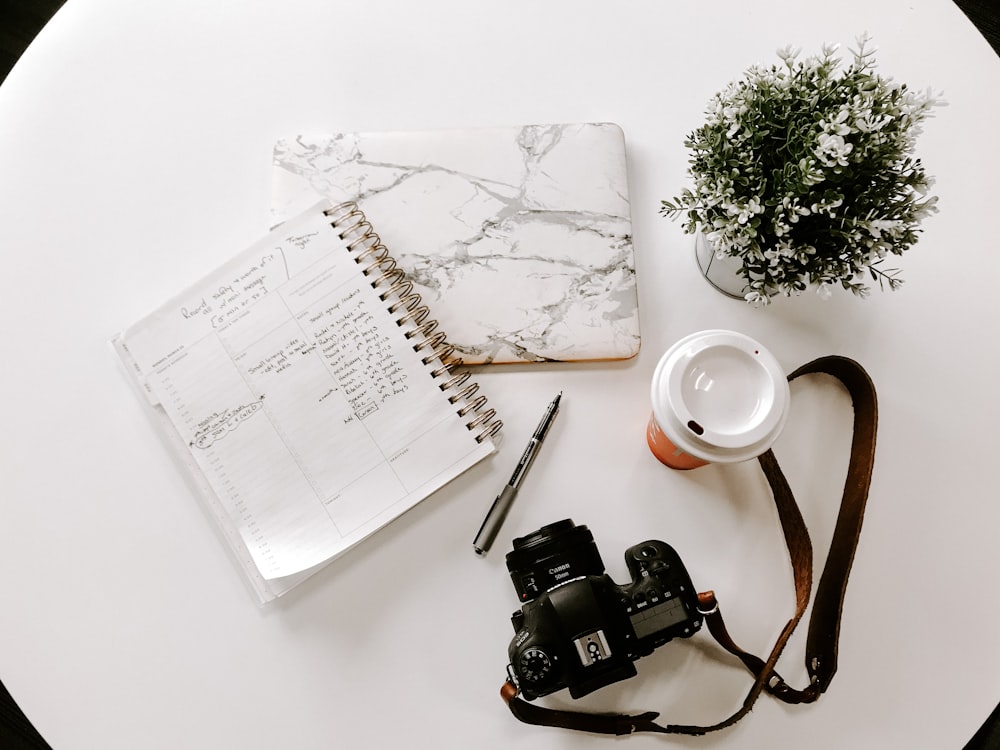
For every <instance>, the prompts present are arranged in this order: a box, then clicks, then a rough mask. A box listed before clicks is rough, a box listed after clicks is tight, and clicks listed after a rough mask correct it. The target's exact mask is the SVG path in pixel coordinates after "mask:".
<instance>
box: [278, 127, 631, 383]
mask: <svg viewBox="0 0 1000 750" xmlns="http://www.w3.org/2000/svg"><path fill="white" fill-rule="evenodd" d="M317 197H326V198H329V199H331V200H333V201H334V202H340V201H344V200H356V201H358V203H359V204H360V205H361V207H362V208H363V209H364V211H365V213H366V214H367V215H368V216H369V217H370V219H371V221H372V224H374V225H375V226H377V227H378V228H379V229H378V231H379V234H380V236H381V238H382V241H383V242H384V244H385V245H386V246H387V247H388V248H389V250H390V252H391V253H392V255H393V256H394V257H395V258H396V259H397V262H398V263H399V264H400V266H402V268H403V269H404V270H405V271H406V273H407V275H408V276H409V278H410V279H412V280H413V281H414V283H415V284H416V287H417V291H419V292H420V294H421V295H423V297H424V299H425V301H426V302H427V304H428V305H429V306H430V307H431V309H432V310H434V313H435V317H436V318H438V319H439V320H440V322H441V327H442V328H443V329H444V330H446V331H448V335H449V342H450V343H451V344H453V345H455V346H456V347H457V349H458V350H459V351H460V352H461V355H462V357H463V359H464V360H465V361H466V363H469V364H484V363H509V362H543V361H580V360H610V359H627V358H629V357H632V356H635V354H637V353H638V351H639V343H640V334H639V311H638V301H637V297H636V284H635V261H634V253H633V247H632V222H631V215H630V211H629V197H628V179H627V169H626V159H625V139H624V135H623V134H622V131H621V129H620V128H619V127H618V126H617V125H613V124H608V123H583V124H563V125H530V126H525V127H515V128H481V129H467V130H429V131H411V132H382V133H375V132H373V133H337V134H325V135H297V136H294V137H289V138H286V139H282V140H280V141H278V142H277V143H276V144H275V146H274V182H273V195H272V204H271V218H272V223H274V224H277V223H280V222H282V221H284V220H286V219H287V218H289V217H291V216H294V215H296V214H297V213H299V212H300V211H301V210H302V209H303V208H304V207H306V206H308V205H310V204H312V203H314V202H315V201H316V200H317Z"/></svg>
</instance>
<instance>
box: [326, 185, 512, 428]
mask: <svg viewBox="0 0 1000 750" xmlns="http://www.w3.org/2000/svg"><path fill="white" fill-rule="evenodd" d="M325 213H326V216H327V217H328V218H329V219H330V224H331V226H333V228H334V229H335V230H337V234H338V236H339V237H340V238H341V239H342V240H344V241H346V242H347V251H348V252H349V253H351V255H352V257H353V258H354V262H355V263H358V264H360V265H362V266H363V267H362V273H363V274H364V275H365V276H366V277H368V278H369V280H370V283H371V286H372V288H373V289H375V290H376V291H377V292H378V293H379V299H381V300H382V301H383V302H387V303H388V302H389V301H390V300H393V301H392V302H391V304H389V305H388V306H387V309H388V310H389V313H390V314H392V315H397V314H398V317H396V324H397V325H399V326H404V325H410V326H412V327H411V328H410V329H409V330H407V331H406V332H405V334H404V335H405V336H406V338H407V339H416V341H415V343H414V344H413V350H414V351H415V352H417V354H423V353H424V352H425V351H426V354H424V356H423V357H421V362H423V364H425V365H427V366H430V365H431V364H432V363H434V362H435V361H440V363H441V364H440V365H439V366H438V367H436V368H435V369H434V370H432V371H431V373H430V375H431V377H432V378H434V379H435V380H438V381H441V382H439V383H438V388H440V389H441V390H442V391H445V392H448V391H453V392H452V393H450V394H449V395H448V401H449V403H451V404H456V405H458V409H457V412H458V415H459V416H460V417H462V418H465V417H471V420H470V421H468V422H466V423H465V426H466V427H467V428H468V429H469V430H471V431H473V432H476V431H477V430H478V432H477V434H476V442H479V443H481V442H483V441H484V440H489V439H490V438H492V437H493V436H494V435H496V434H497V433H498V432H500V430H501V428H502V427H503V422H502V421H501V420H500V419H497V413H496V410H495V409H486V408H485V407H486V397H485V396H482V395H480V396H477V397H476V398H473V396H474V395H475V394H476V392H477V391H478V390H479V384H478V383H468V381H469V378H471V377H472V375H471V374H470V373H469V372H467V371H466V372H460V373H457V374H452V370H454V369H456V368H458V367H460V366H461V365H462V359H461V358H460V357H456V356H455V351H456V349H455V347H454V346H453V345H451V344H449V343H448V341H447V339H448V337H447V336H446V335H445V334H444V332H443V331H437V332H435V329H436V328H437V325H438V322H437V321H436V320H431V319H428V316H429V315H430V310H429V309H428V307H427V306H426V305H424V304H422V299H421V297H420V295H419V294H417V293H416V292H414V291H413V282H412V281H410V280H409V279H407V278H406V273H405V272H404V271H403V269H401V268H399V267H398V266H397V265H396V260H395V259H394V258H393V257H392V256H391V255H390V254H389V249H388V248H387V247H386V246H385V245H383V244H382V241H381V240H380V239H379V236H378V235H377V234H376V233H375V230H374V228H373V227H372V225H371V224H370V223H369V221H368V219H366V218H365V214H364V211H362V210H361V209H360V208H358V205H357V203H354V202H353V201H348V202H346V203H341V204H339V205H337V206H334V207H333V208H330V209H328V210H327V211H326V212H325ZM467 383H468V384H467Z"/></svg>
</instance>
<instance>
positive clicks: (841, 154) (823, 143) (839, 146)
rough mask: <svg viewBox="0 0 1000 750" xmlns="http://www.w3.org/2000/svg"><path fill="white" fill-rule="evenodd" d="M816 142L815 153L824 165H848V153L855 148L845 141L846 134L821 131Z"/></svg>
mask: <svg viewBox="0 0 1000 750" xmlns="http://www.w3.org/2000/svg"><path fill="white" fill-rule="evenodd" d="M816 142H817V145H816V150H815V151H814V152H813V153H814V154H815V155H816V158H817V159H819V160H820V162H822V163H823V165H824V166H827V167H836V166H840V167H846V166H847V164H848V162H847V155H848V154H850V153H851V151H853V150H854V146H853V145H851V144H850V143H848V142H847V141H845V140H844V136H842V135H834V134H830V133H821V134H820V136H819V138H817V139H816Z"/></svg>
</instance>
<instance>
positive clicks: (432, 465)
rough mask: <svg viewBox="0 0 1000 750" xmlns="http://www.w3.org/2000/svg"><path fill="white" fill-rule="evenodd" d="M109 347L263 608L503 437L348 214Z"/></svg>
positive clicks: (269, 248)
mask: <svg viewBox="0 0 1000 750" xmlns="http://www.w3.org/2000/svg"><path fill="white" fill-rule="evenodd" d="M112 343H113V344H114V346H115V349H116V350H117V352H118V354H119V356H120V357H121V358H122V360H123V362H124V363H125V364H126V369H127V371H128V372H129V373H130V374H131V377H132V381H133V383H134V384H135V385H136V387H137V389H138V390H139V392H140V393H141V394H142V396H143V399H144V401H145V403H147V404H148V406H149V407H150V413H151V414H152V415H153V417H154V418H155V419H156V421H157V423H158V425H159V426H160V427H161V428H162V430H161V431H162V434H163V435H164V437H165V438H166V439H167V441H168V444H169V445H170V446H171V447H172V448H173V453H174V454H175V456H176V457H177V458H178V459H179V460H180V461H181V463H182V465H183V466H184V467H185V468H186V469H187V474H188V476H189V478H190V479H191V480H192V482H193V483H194V485H195V486H196V488H197V490H198V492H199V494H200V495H201V497H202V498H203V499H204V501H205V503H206V505H207V508H208V511H209V513H210V515H211V517H212V518H213V519H214V520H215V521H217V524H218V527H219V529H220V531H221V532H222V534H223V536H224V537H225V540H226V542H227V543H228V546H229V547H230V549H231V551H232V552H233V554H234V555H235V557H236V559H237V561H238V563H239V565H240V567H241V568H242V569H243V571H244V572H245V574H246V578H247V580H248V581H249V583H250V585H251V588H252V590H253V592H254V593H255V595H256V596H257V598H258V600H259V601H260V602H262V603H263V602H267V601H270V600H272V599H274V598H275V597H277V596H280V595H281V594H283V593H285V592H286V591H288V590H289V589H291V588H292V587H293V586H295V585H296V584H298V583H299V582H301V581H302V580H304V579H305V578H306V577H308V576H309V575H311V574H312V573H314V572H315V571H317V570H318V569H319V568H321V567H322V566H324V565H325V564H327V563H329V562H330V561H331V560H333V559H334V558H336V557H337V556H338V555H340V554H341V553H343V552H344V551H345V550H347V549H349V548H351V547H353V546H354V545H355V544H357V543H358V542H360V541H362V540H363V539H365V538H367V537H368V536H370V535H371V534H373V533H374V532H375V531H377V530H378V529H379V528H381V527H382V526H384V525H385V524H387V523H389V522H390V521H392V520H393V519H395V518H397V517H398V516H399V515H401V514H402V513H403V512H405V511H406V510H408V509H409V508H411V507H413V506H414V505H415V504H416V503H418V502H420V501H421V500H422V499H424V498H426V497H427V496H428V495H430V494H431V493H432V492H434V491H435V490H437V489H438V488H440V487H442V486H443V485H444V484H446V483H447V482H448V481H450V480H451V479H453V478H454V477H456V476H458V475H459V474H461V473H462V472H463V471H465V470H466V469H468V468H470V467H471V466H473V465H474V464H475V463H477V462H478V461H480V460H481V459H483V458H485V457H486V456H487V455H489V454H490V453H491V452H492V451H493V450H494V445H493V438H494V436H496V435H497V433H498V432H499V430H500V428H501V426H502V423H501V422H500V420H499V419H498V418H497V416H496V412H495V410H494V409H491V408H489V406H488V404H487V400H486V398H485V396H483V395H481V394H480V393H479V391H478V386H477V385H476V384H475V383H472V382H470V377H469V373H468V372H459V371H457V370H456V368H457V367H458V366H459V365H460V364H461V362H460V360H459V359H457V358H456V357H455V356H454V348H453V347H451V346H449V345H448V343H447V337H446V336H445V334H444V333H443V332H442V331H439V330H437V323H436V321H435V320H433V319H431V317H430V312H429V310H428V309H427V306H426V305H424V304H422V300H421V297H420V296H419V295H418V294H416V293H415V292H414V291H413V284H412V282H411V281H410V280H409V279H407V278H406V276H405V274H404V273H403V272H402V271H401V270H400V269H399V268H398V267H396V263H395V261H394V259H393V258H392V256H391V255H390V253H389V250H388V249H387V248H386V247H385V245H383V244H382V242H381V240H380V238H379V236H378V235H377V234H376V233H375V232H374V230H373V229H372V227H371V224H370V223H369V222H368V221H367V220H366V219H365V217H364V215H363V214H362V213H361V211H360V210H358V208H357V206H356V205H355V204H351V203H348V204H339V205H333V204H332V203H330V202H328V201H324V202H322V203H320V204H317V205H314V206H312V207H311V208H309V209H308V210H306V211H305V212H303V213H302V214H300V215H298V216H296V217H294V218H292V219H290V220H289V221H287V222H285V223H283V224H282V225H280V226H279V227H277V228H276V229H274V230H273V231H272V232H271V233H269V234H268V235H267V236H266V237H264V238H262V239H261V240H260V241H259V242H257V243H255V244H254V245H253V246H252V247H250V248H248V249H247V250H245V251H244V252H242V253H240V254H239V255H238V256H236V257H235V258H234V259H233V260H231V261H230V262H229V263H227V264H226V265H224V266H223V267H221V268H219V269H218V270H216V271H214V272H212V273H211V274H209V275H208V276H207V277H205V278H204V279H202V280H201V281H200V282H198V283H197V284H195V285H194V286H193V287H191V288H189V289H188V290H187V291H185V292H184V293H182V294H180V295H178V296H177V297H175V298H174V299H172V300H171V301H169V302H167V303H166V304H164V305H163V306H161V307H160V308H159V309H157V310H156V311H155V312H154V313H152V314H151V315H149V316H147V317H145V318H143V319H142V320H140V321H139V322H137V323H136V324H135V325H133V326H130V327H129V328H128V329H126V330H125V331H124V332H122V333H121V334H120V335H118V336H117V337H116V338H115V339H114V340H113V342H112Z"/></svg>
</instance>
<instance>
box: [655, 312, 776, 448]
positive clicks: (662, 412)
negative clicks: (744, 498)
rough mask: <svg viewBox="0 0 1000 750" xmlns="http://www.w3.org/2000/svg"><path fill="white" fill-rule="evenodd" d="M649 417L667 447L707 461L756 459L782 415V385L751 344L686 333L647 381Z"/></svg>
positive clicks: (722, 335) (725, 334) (726, 335)
mask: <svg viewBox="0 0 1000 750" xmlns="http://www.w3.org/2000/svg"><path fill="white" fill-rule="evenodd" d="M651 396H652V403H653V416H654V417H655V419H656V422H657V424H658V425H659V426H660V428H661V429H662V430H663V431H664V433H666V435H667V437H668V438H669V439H670V441H671V442H672V443H673V444H674V445H675V446H677V447H678V448H680V449H681V450H683V451H685V452H686V453H690V454H691V455H693V456H696V457H698V458H701V459H704V460H706V461H712V462H719V463H734V462H737V461H745V460H747V459H750V458H754V457H755V456H759V455H760V454H761V453H763V452H764V451H766V450H767V449H768V448H770V447H771V445H772V443H774V441H775V439H777V437H778V435H779V434H780V433H781V429H782V427H784V425H785V419H786V418H787V415H788V401H789V390H788V380H787V378H786V377H785V373H784V371H783V370H782V368H781V366H780V365H779V364H778V361H777V360H776V359H775V358H774V355H772V354H771V353H770V352H769V351H768V350H767V349H765V348H764V347H763V346H761V345H760V343H758V342H757V341H755V340H754V339H752V338H750V337H749V336H746V335H744V334H742V333H737V332H735V331H724V330H710V331H700V332H698V333H693V334H691V335H690V336H686V337H685V338H683V339H681V340H680V341H678V342H677V343H676V344H674V345H673V346H672V347H670V348H669V349H668V350H667V351H666V353H665V354H664V355H663V357H662V358H661V359H660V362H659V364H657V366H656V370H655V372H654V373H653V383H652V389H651Z"/></svg>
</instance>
